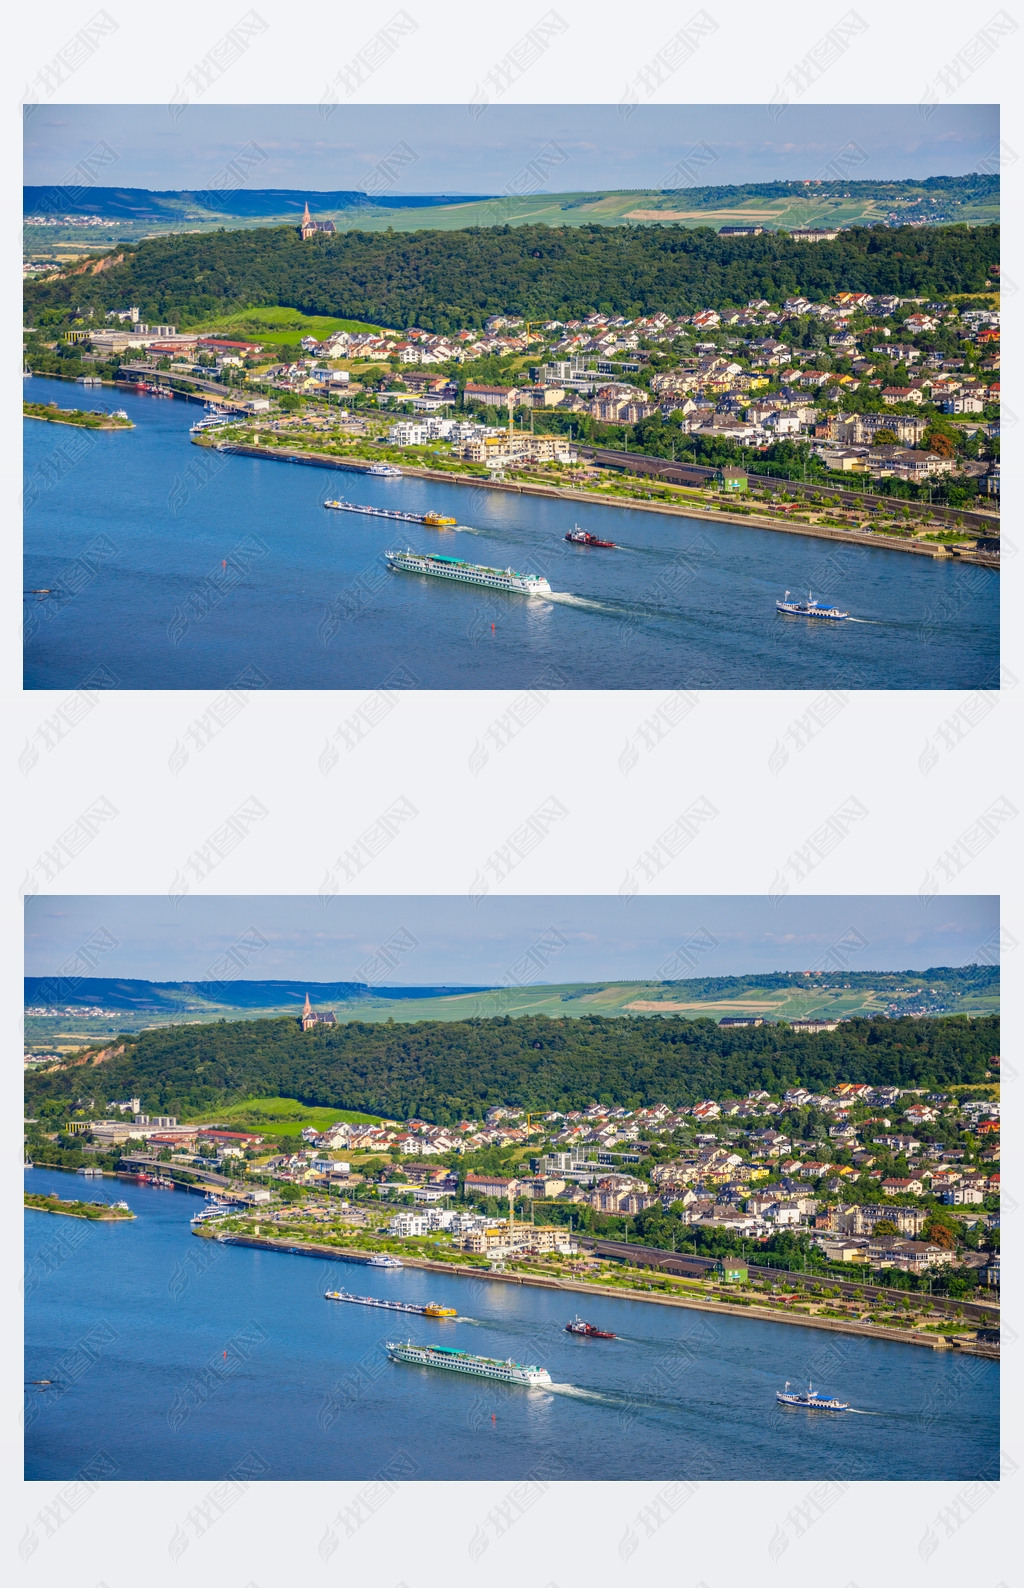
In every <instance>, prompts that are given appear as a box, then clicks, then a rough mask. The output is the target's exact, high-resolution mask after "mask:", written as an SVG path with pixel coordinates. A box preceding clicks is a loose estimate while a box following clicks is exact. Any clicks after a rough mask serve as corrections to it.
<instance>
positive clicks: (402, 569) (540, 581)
mask: <svg viewBox="0 0 1024 1588" xmlns="http://www.w3.org/2000/svg"><path fill="white" fill-rule="evenodd" d="M384 556H385V559H386V561H387V565H388V567H389V568H394V569H395V570H396V571H397V572H399V573H426V574H430V575H432V577H433V578H435V579H456V580H458V581H459V583H460V584H482V585H486V586H487V587H488V588H489V589H491V590H508V591H509V592H510V593H511V594H513V595H525V596H546V595H550V594H551V586H550V585H549V584H548V582H547V580H546V579H545V578H543V577H542V575H540V574H536V573H516V571H515V569H514V568H486V567H484V566H483V565H482V564H481V563H476V562H462V561H461V560H460V558H458V557H441V556H438V555H437V554H436V553H434V552H425V551H423V552H420V551H386V552H385V553H384Z"/></svg>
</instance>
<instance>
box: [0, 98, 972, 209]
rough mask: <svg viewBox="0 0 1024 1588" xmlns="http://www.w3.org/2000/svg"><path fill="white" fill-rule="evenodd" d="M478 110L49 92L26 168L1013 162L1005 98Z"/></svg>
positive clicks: (328, 173) (452, 176) (680, 175)
mask: <svg viewBox="0 0 1024 1588" xmlns="http://www.w3.org/2000/svg"><path fill="white" fill-rule="evenodd" d="M478 109H479V107H473V113H471V111H470V108H469V106H467V105H344V104H337V105H333V106H330V105H315V104H310V105H189V106H188V107H187V109H186V110H185V111H184V112H183V114H182V115H181V116H180V117H179V118H178V119H173V118H171V117H170V116H168V113H167V108H166V106H161V105H56V104H40V105H35V106H31V107H28V113H27V114H26V117H25V129H24V130H25V143H24V177H23V181H24V183H25V184H26V185H27V186H48V185H51V184H62V183H65V182H67V181H68V180H69V179H71V178H73V177H74V168H75V166H76V165H77V164H78V162H79V161H82V160H86V159H87V158H88V157H89V156H90V154H91V152H93V151H95V149H96V148H97V146H98V145H102V146H104V148H105V154H104V159H103V170H102V179H101V185H103V186H114V187H140V188H148V189H151V190H154V191H160V190H164V191H166V190H175V189H184V190H196V189H200V190H202V189H208V188H211V187H212V188H219V187H224V186H225V185H229V183H228V179H227V178H226V177H225V170H226V168H229V167H230V166H231V162H232V161H234V160H236V158H237V157H238V156H239V155H240V154H242V153H243V151H249V156H248V158H247V159H246V160H245V162H244V165H245V171H246V173H247V174H246V176H245V178H244V180H243V181H242V182H241V185H242V186H244V187H245V188H246V189H247V190H252V189H257V188H261V189H262V188H292V189H302V188H308V189H309V190H310V192H325V191H330V190H333V189H345V188H349V189H360V190H361V189H363V188H364V186H365V184H366V182H367V181H369V180H372V179H373V178H374V172H375V168H376V167H378V165H379V163H380V162H381V161H382V160H383V159H384V158H385V157H386V156H388V154H389V153H390V152H392V151H394V150H395V149H396V148H397V147H398V146H399V145H404V146H405V152H404V154H403V158H402V162H401V166H400V174H399V175H398V176H397V177H396V178H395V179H394V181H392V182H391V183H390V187H391V188H392V189H393V190H394V191H395V192H396V193H399V192H400V193H403V194H416V195H420V196H423V195H428V194H438V193H443V194H447V195H451V196H458V195H468V194H489V193H503V192H506V191H525V190H526V189H523V188H522V187H521V177H522V173H523V171H524V169H525V168H528V167H529V164H530V162H531V161H532V160H534V159H536V157H537V155H538V154H539V153H540V152H541V150H543V149H545V147H547V146H549V145H551V144H554V145H556V146H557V150H558V160H557V162H556V163H555V165H554V169H555V170H557V176H554V175H545V177H544V180H543V187H542V188H538V187H537V186H536V185H535V184H534V185H530V186H529V187H528V191H529V192H531V193H535V192H538V191H545V192H591V191H607V190H609V189H625V190H630V189H651V188H663V187H669V188H682V187H689V186H694V185H698V186H701V185H704V184H714V185H716V186H718V185H736V184H739V183H744V182H771V181H803V180H808V179H811V180H813V179H815V178H817V177H820V176H824V175H827V174H829V173H830V172H831V171H833V170H834V172H835V174H837V175H839V176H840V177H842V176H845V177H847V178H849V179H850V180H854V181H858V180H880V181H881V180H889V181H907V180H921V179H923V178H925V177H929V176H965V175H967V174H969V173H970V172H973V171H978V170H984V171H997V170H998V169H999V158H1000V151H999V107H998V106H997V105H934V106H931V107H929V115H928V117H927V118H924V117H922V116H921V114H920V107H919V106H917V105H790V106H788V107H787V110H786V115H785V117H784V118H783V119H781V120H779V119H773V117H772V115H771V114H770V113H769V107H768V106H765V105H637V106H635V107H632V108H631V109H630V110H629V114H626V115H624V114H622V112H621V111H620V108H619V107H618V106H617V105H493V104H492V105H488V106H487V107H486V108H485V109H483V110H480V111H479V113H477V111H478ZM694 151H699V158H697V159H692V160H691V161H690V162H689V165H688V164H687V159H686V157H687V155H688V154H691V155H692V154H693V152H694ZM681 162H682V166H681ZM79 180H80V179H79ZM96 180H97V178H96V177H95V176H92V177H90V181H96ZM517 183H519V184H520V185H513V186H510V184H517ZM230 185H235V184H234V183H233V182H232V183H231V184H230Z"/></svg>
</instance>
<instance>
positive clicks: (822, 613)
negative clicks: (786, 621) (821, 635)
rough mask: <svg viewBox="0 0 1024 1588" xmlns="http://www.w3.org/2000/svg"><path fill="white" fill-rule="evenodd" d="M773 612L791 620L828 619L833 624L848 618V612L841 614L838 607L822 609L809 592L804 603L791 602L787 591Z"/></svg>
mask: <svg viewBox="0 0 1024 1588" xmlns="http://www.w3.org/2000/svg"><path fill="white" fill-rule="evenodd" d="M775 610H776V612H785V613H786V614H787V616H789V617H793V618H830V619H831V621H832V622H833V623H837V622H838V623H841V622H842V621H843V619H844V618H848V617H849V616H850V614H849V612H841V611H840V609H839V608H838V607H823V606H822V605H821V603H820V601H815V599H814V597H813V595H812V594H811V592H810V591H809V590H808V592H807V600H806V601H791V600H790V599H789V591H788V590H787V591H786V594H785V597H784V599H783V600H782V601H776V603H775Z"/></svg>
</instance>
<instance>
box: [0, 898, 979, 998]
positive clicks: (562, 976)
mask: <svg viewBox="0 0 1024 1588" xmlns="http://www.w3.org/2000/svg"><path fill="white" fill-rule="evenodd" d="M25 918H26V947H25V971H26V974H27V975H30V976H47V975H53V974H54V973H56V972H57V971H59V970H60V969H61V967H62V965H63V964H64V962H65V961H66V960H67V959H68V958H69V957H70V956H71V955H72V954H74V953H75V951H76V950H77V949H78V948H79V947H80V946H81V945H82V944H83V943H86V942H87V941H88V940H89V938H90V937H93V935H94V934H97V933H102V934H103V936H102V939H101V941H103V942H104V943H109V942H111V941H113V943H115V944H116V946H112V947H109V948H107V949H106V950H105V951H104V952H103V953H102V954H101V955H100V956H99V958H98V959H97V962H96V965H95V968H94V970H93V972H92V974H94V975H96V976H127V977H142V978H145V979H148V980H152V981H186V980H204V979H208V973H209V972H210V968H211V966H212V965H213V964H214V962H215V961H216V960H217V958H218V956H219V955H221V954H222V953H224V952H225V950H227V949H228V948H230V946H231V945H232V944H233V943H235V942H237V940H238V939H239V938H241V937H242V936H243V934H246V933H248V932H250V931H251V930H252V929H253V928H255V929H256V931H257V932H258V933H259V934H260V936H261V937H262V938H264V939H266V946H265V947H263V948H261V949H260V950H259V952H257V953H256V954H255V955H254V956H253V957H252V959H251V960H250V962H249V966H248V969H247V971H246V977H247V979H252V980H257V981H262V980H267V979H276V978H284V979H289V980H299V981H303V980H306V979H308V980H310V981H349V980H355V979H363V978H361V977H357V975H356V972H357V970H358V968H359V966H360V965H361V964H363V962H364V961H365V960H366V959H367V958H368V956H370V955H371V954H373V953H374V952H375V951H376V950H377V949H378V948H379V947H380V945H381V944H383V943H385V942H387V941H388V939H394V937H395V934H401V936H400V941H401V942H402V943H404V944H409V943H410V941H414V942H415V944H416V945H417V946H415V947H406V948H405V949H404V950H403V951H402V953H401V955H400V960H399V963H398V965H397V966H396V969H395V973H394V974H393V975H392V976H390V977H388V978H387V980H388V981H389V982H390V983H392V984H398V985H421V986H422V985H429V984H431V983H448V984H452V983H461V984H470V985H473V984H477V985H480V984H484V985H501V984H504V983H506V982H507V981H509V980H510V979H512V980H519V981H527V980H530V981H533V980H536V981H546V982H551V983H558V982H576V981H591V980H623V981H629V980H639V979H644V978H648V977H655V976H672V977H675V978H678V977H680V976H686V975H690V974H695V975H709V974H710V975H736V974H740V973H743V972H747V971H763V970H807V969H810V968H812V967H813V966H814V965H815V964H816V963H817V962H819V961H820V960H821V959H822V956H825V955H827V953H828V950H829V949H830V947H831V945H833V944H835V943H837V942H839V941H840V940H845V942H846V943H847V944H849V945H852V947H850V949H849V951H848V959H847V963H848V965H849V968H850V969H851V970H909V969H914V970H925V969H927V968H928V967H929V966H930V965H962V964H967V963H969V962H971V961H972V960H975V959H977V958H978V956H979V951H981V952H983V955H984V958H985V959H986V960H991V959H992V958H993V950H992V947H991V943H992V940H993V937H994V934H995V933H996V931H997V930H998V925H999V903H998V899H996V898H994V897H962V898H941V897H934V898H931V899H929V900H927V901H926V902H923V901H922V900H921V899H919V898H917V897H916V896H901V895H894V896H879V897H875V896H862V895H854V896H851V897H806V898H784V899H780V900H778V901H777V902H773V901H772V900H770V899H767V898H763V897H757V898H746V897H741V896H718V897H711V898H698V897H681V898H680V897H662V898H633V899H631V900H630V901H629V903H628V904H627V905H624V904H623V903H622V902H621V900H620V899H618V898H617V897H601V896H597V897H575V898H558V897H556V898H548V897H532V896H525V897H511V898H485V899H484V900H482V901H481V902H480V903H479V904H474V903H473V902H472V900H470V899H469V898H467V897H466V896H464V895H445V896H440V897H430V896H422V895H418V896H416V897H411V898H403V897H400V896H382V897H372V898H334V899H333V900H331V902H330V903H329V904H328V905H326V906H325V905H323V904H321V903H320V901H319V899H316V898H308V897H300V898H294V897H280V896H271V897H260V896H256V895H246V896H232V897H212V898H188V897H186V898H184V899H181V900H179V901H178V902H177V903H176V904H172V903H171V902H170V900H169V899H168V898H167V897H166V896H164V895H157V896H155V897H149V896H143V897H134V896H133V897H119V896H101V897H89V896H82V897H77V896H64V897H60V896H57V897H52V896H51V897H46V896H42V895H37V896H35V897H33V898H30V899H28V900H26V906H25ZM562 939H564V946H563V944H562V942H561V940H562ZM538 941H545V942H547V943H548V944H554V945H556V951H555V952H554V953H553V955H552V956H551V957H550V959H549V960H548V961H547V964H546V968H544V969H543V970H541V971H538V972H537V973H536V974H531V975H525V974H523V973H521V972H516V973H512V967H515V966H516V965H517V964H519V963H521V960H522V956H523V955H524V954H526V953H527V952H528V950H529V949H530V947H531V945H533V944H535V943H537V942H538ZM687 944H688V945H689V947H688V948H687V947H686V945H687ZM985 945H988V947H986V946H985ZM681 948H682V949H683V955H682V958H678V957H677V958H676V959H675V960H674V963H675V965H676V966H677V967H679V968H676V969H675V970H670V969H667V968H666V965H667V964H668V963H669V962H673V956H677V955H678V951H679V950H680V949H681ZM687 956H689V957H688V958H687Z"/></svg>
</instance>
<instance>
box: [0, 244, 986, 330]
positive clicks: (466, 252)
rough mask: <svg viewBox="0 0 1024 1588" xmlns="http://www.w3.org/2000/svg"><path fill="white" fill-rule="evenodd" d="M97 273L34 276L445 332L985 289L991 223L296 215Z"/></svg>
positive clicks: (56, 285) (176, 305)
mask: <svg viewBox="0 0 1024 1588" xmlns="http://www.w3.org/2000/svg"><path fill="white" fill-rule="evenodd" d="M123 253H124V258H123V260H122V262H121V263H119V264H113V265H111V266H110V267H109V268H106V269H104V270H102V271H100V272H99V273H98V274H93V273H91V272H87V273H83V274H80V275H75V276H72V277H69V278H68V279H65V280H49V281H41V282H39V283H36V284H32V285H29V286H28V287H27V288H26V304H27V308H28V312H29V315H30V317H34V316H39V315H41V314H42V313H44V312H45V311H46V310H47V309H54V308H57V309H64V310H72V309H77V310H78V311H79V312H85V311H88V310H92V311H93V314H94V315H97V316H98V317H99V318H100V319H102V316H103V313H104V312H105V311H106V310H107V309H111V308H123V307H124V306H125V305H127V304H137V305H139V307H140V309H141V311H142V315H143V318H144V319H146V320H151V321H158V322H160V323H165V322H168V321H169V322H171V323H173V324H177V325H183V326H187V325H189V324H190V323H194V322H196V321H198V320H201V319H203V318H207V317H210V316H212V315H217V314H223V313H224V312H225V311H227V310H232V309H241V308H248V307H256V306H259V305H264V304H274V303H277V304H282V305H285V306H287V307H290V308H295V309H300V310H302V311H303V312H305V313H307V314H328V315H339V316H342V317H345V318H352V319H357V320H363V321H367V320H369V321H371V322H373V323H375V324H383V325H389V326H397V327H404V326H410V325H419V326H422V327H423V328H425V329H427V330H433V331H440V332H447V331H452V330H455V329H457V328H458V327H459V326H464V325H479V324H481V323H482V321H483V319H484V318H485V317H486V316H487V315H489V314H495V313H513V312H514V313H519V314H523V315H527V316H528V317H530V318H532V319H546V318H556V319H559V320H569V319H574V318H577V317H579V316H581V315H585V314H587V313H590V312H593V311H595V310H601V311H602V312H608V313H616V314H626V315H630V316H636V315H640V314H646V313H651V312H653V311H655V310H659V309H660V310H664V311H665V312H667V313H669V314H686V313H693V312H694V311H695V310H697V309H699V308H702V307H705V306H712V307H716V308H721V307H723V306H725V305H727V304H735V305H742V304H744V303H745V302H747V301H748V300H749V299H750V298H755V297H761V298H767V299H768V300H770V301H775V302H777V301H779V300H780V299H781V298H785V297H787V296H791V295H793V294H797V293H802V294H805V295H806V296H808V297H812V298H818V299H821V298H827V297H830V296H832V295H833V294H834V293H836V292H840V291H843V290H848V291H861V292H873V293H896V294H899V295H901V296H904V297H908V296H920V295H923V296H926V297H930V296H934V295H936V294H939V295H949V294H952V293H962V292H978V291H980V290H982V289H983V288H984V286H985V281H986V276H987V272H988V268H989V266H990V265H994V264H996V263H997V262H998V259H999V228H998V226H994V225H991V226H975V227H972V226H965V225H955V226H943V227H925V228H913V227H899V228H886V227H882V226H877V227H853V228H851V229H850V230H849V231H844V232H841V233H840V234H839V236H838V237H837V238H836V239H835V241H834V242H821V243H813V244H809V243H805V242H797V241H794V240H793V239H792V238H791V237H789V236H788V234H786V233H784V232H765V233H763V234H762V235H761V236H760V237H740V238H727V237H721V236H719V235H718V233H717V232H715V231H713V230H711V229H710V228H703V227H701V228H696V229H688V228H685V227H681V226H680V227H675V226H658V227H642V226H624V227H607V226H600V225H588V226H581V227H578V228H570V227H547V226H494V227H486V228H485V227H474V228H471V229H468V230H466V231H450V232H448V231H422V232H404V233H393V232H390V231H388V232H376V233H372V232H360V231H352V232H339V233H338V234H337V235H335V236H320V237H317V238H314V239H311V240H310V241H308V242H303V241H302V239H301V238H300V237H299V235H298V232H297V231H296V230H295V229H294V228H293V227H273V228H267V229H258V230H239V231H227V230H225V231H216V232H208V233H205V234H199V233H194V234H189V233H184V234H175V235H170V236H165V237H154V238H150V239H147V240H146V241H144V242H141V243H139V244H138V245H137V246H135V247H127V246H126V247H125V248H124V250H123Z"/></svg>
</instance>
